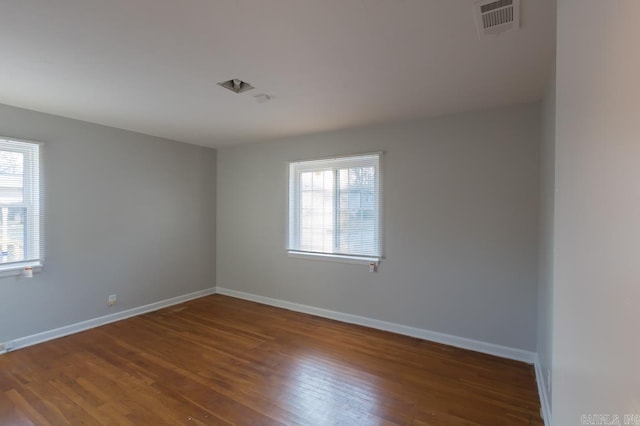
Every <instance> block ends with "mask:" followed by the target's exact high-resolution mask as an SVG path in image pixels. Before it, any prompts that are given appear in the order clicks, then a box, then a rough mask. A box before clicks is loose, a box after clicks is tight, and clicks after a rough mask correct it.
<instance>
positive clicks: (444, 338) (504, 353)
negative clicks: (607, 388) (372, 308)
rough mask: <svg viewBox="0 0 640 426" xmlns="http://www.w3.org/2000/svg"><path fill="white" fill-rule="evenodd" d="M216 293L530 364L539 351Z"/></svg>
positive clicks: (254, 297) (260, 298) (225, 291)
mask: <svg viewBox="0 0 640 426" xmlns="http://www.w3.org/2000/svg"><path fill="white" fill-rule="evenodd" d="M216 293H218V294H222V295H225V296H231V297H235V298H238V299H245V300H250V301H252V302H258V303H263V304H265V305H271V306H275V307H278V308H284V309H288V310H290V311H296V312H302V313H305V314H311V315H316V316H319V317H324V318H329V319H333V320H338V321H342V322H346V323H350V324H357V325H362V326H365V327H370V328H376V329H379V330H384V331H390V332H392V333H397V334H403V335H405V336H411V337H417V338H418V339H423V340H429V341H432V342H437V343H442V344H445V345H450V346H455V347H458V348H462V349H469V350H472V351H476V352H482V353H485V354H489V355H495V356H499V357H502V358H508V359H513V360H516V361H522V362H526V363H527V364H533V363H534V362H535V353H534V352H530V351H525V350H522V349H515V348H510V347H507V346H502V345H496V344H494V343H487V342H481V341H479V340H473V339H468V338H465V337H459V336H453V335H451V334H445V333H439V332H437V331H431V330H425V329H422V328H416V327H411V326H408V325H401V324H396V323H392V322H387V321H381V320H377V319H373V318H368V317H362V316H359V315H352V314H345V313H343V312H336V311H331V310H328V309H322V308H316V307H314V306H308V305H302V304H299V303H292V302H287V301H285V300H280V299H272V298H270V297H265V296H259V295H256V294H250V293H244V292H241V291H236V290H231V289H229V288H224V287H216Z"/></svg>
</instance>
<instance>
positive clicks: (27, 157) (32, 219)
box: [0, 137, 44, 278]
mask: <svg viewBox="0 0 640 426" xmlns="http://www.w3.org/2000/svg"><path fill="white" fill-rule="evenodd" d="M42 145H43V144H42V143H40V142H33V141H27V140H21V139H16V138H7V137H0V151H10V152H18V153H21V154H23V170H24V172H25V177H24V179H23V200H22V201H23V202H22V203H14V204H0V208H2V207H24V208H26V210H27V213H26V214H27V218H28V219H27V220H28V222H27V223H29V224H31V225H30V226H28V227H27V229H26V230H25V232H26V240H25V246H26V247H25V248H26V250H27V252H26V253H25V258H26V259H27V260H24V261H18V262H8V263H0V278H1V277H7V276H15V275H22V274H24V272H25V268H26V267H31V268H33V271H34V272H38V271H40V269H41V268H42V261H43V258H44V238H43V233H42V229H43V225H42V214H41V213H42V184H41V180H40V177H41V168H42ZM34 162H36V163H37V164H36V165H35V166H34V165H33V163H34ZM27 172H29V173H31V176H27V175H26V173H27Z"/></svg>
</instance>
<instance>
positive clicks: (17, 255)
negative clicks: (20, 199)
mask: <svg viewBox="0 0 640 426" xmlns="http://www.w3.org/2000/svg"><path fill="white" fill-rule="evenodd" d="M26 219H27V209H26V208H25V207H2V208H0V262H2V263H6V262H19V261H22V260H25V255H24V253H25V239H26V235H25V232H26V226H25V221H26Z"/></svg>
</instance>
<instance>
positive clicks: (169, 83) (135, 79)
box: [0, 0, 555, 146]
mask: <svg viewBox="0 0 640 426" xmlns="http://www.w3.org/2000/svg"><path fill="white" fill-rule="evenodd" d="M472 5H473V0H0V64H1V65H0V103H5V104H9V105H14V106H18V107H22V108H28V109H33V110H37V111H44V112H48V113H52V114H57V115H61V116H65V117H71V118H77V119H80V120H86V121H90V122H95V123H100V124H104V125H109V126H114V127H119V128H123V129H129V130H133V131H137V132H141V133H147V134H151V135H156V136H161V137H166V138H170V139H175V140H180V141H184V142H189V143H195V144H199V145H205V146H220V145H225V144H231V143H240V142H249V141H257V140H262V139H272V138H278V137H285V136H291V135H296V134H303V133H311V132H318V131H325V130H333V129H339V128H345V127H353V126H360V125H366V124H373V123H382V122H396V121H403V120H410V119H415V118H420V117H429V116H435V115H442V114H449V113H455V112H461V111H468V110H474V109H481V108H487V107H494V106H503V105H509V104H516V103H523V102H529V101H534V100H538V99H540V98H541V97H542V93H543V90H544V87H545V85H546V82H547V79H548V77H549V70H550V65H551V60H552V56H553V54H554V45H555V30H554V28H555V1H554V0H522V7H521V18H522V22H521V28H520V30H519V31H516V32H511V33H504V34H502V35H500V36H498V37H487V38H484V39H480V38H479V37H478V35H477V31H476V27H475V22H474V17H473V12H472ZM231 78H241V79H243V80H245V81H247V82H249V83H251V84H253V85H254V86H255V87H256V88H255V89H253V90H251V91H248V92H245V93H242V94H234V93H232V92H230V91H228V90H226V89H223V88H221V87H219V86H217V85H216V83H217V82H219V81H222V80H228V79H231ZM260 93H266V94H269V95H272V96H274V99H273V100H271V101H267V102H263V103H258V102H256V100H255V99H254V98H253V95H256V94H260Z"/></svg>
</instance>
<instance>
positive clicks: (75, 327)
mask: <svg viewBox="0 0 640 426" xmlns="http://www.w3.org/2000/svg"><path fill="white" fill-rule="evenodd" d="M215 292H216V289H215V287H211V288H208V289H205V290H200V291H196V292H193V293H188V294H183V295H181V296H176V297H172V298H171V299H165V300H161V301H159V302H154V303H150V304H148V305H144V306H138V307H136V308H132V309H127V310H126V311H120V312H115V313H113V314H109V315H105V316H102V317H98V318H92V319H90V320H86V321H81V322H77V323H75V324H70V325H65V326H64V327H60V328H55V329H53V330H48V331H44V332H42V333H37V334H32V335H31V336H26V337H20V338H18V339H14V340H11V341H9V342H5V343H3V344H2V345H0V347H3V348H5V350H4V351H0V355H1V354H2V353H3V352H8V351H14V350H16V349H21V348H26V347H27V346H32V345H35V344H38V343H42V342H46V341H47V340H52V339H57V338H59V337H63V336H67V335H69V334H74V333H79V332H81V331H85V330H88V329H90V328H95V327H99V326H101V325H104V324H109V323H111V322H116V321H120V320H123V319H126V318H130V317H133V316H136V315H141V314H145V313H147V312H152V311H157V310H158V309H162V308H166V307H168V306H172V305H177V304H178V303H183V302H186V301H188V300H192V299H197V298H199V297H203V296H208V295H210V294H214V293H215Z"/></svg>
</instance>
